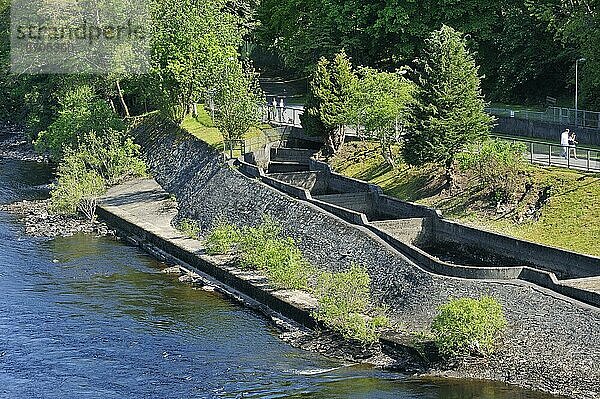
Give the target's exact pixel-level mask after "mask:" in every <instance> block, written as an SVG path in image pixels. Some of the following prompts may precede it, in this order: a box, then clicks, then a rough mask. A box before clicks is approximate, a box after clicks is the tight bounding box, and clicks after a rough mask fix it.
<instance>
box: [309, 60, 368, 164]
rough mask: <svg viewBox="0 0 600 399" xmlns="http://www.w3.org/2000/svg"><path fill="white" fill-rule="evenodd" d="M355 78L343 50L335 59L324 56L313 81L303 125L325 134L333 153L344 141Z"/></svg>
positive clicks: (310, 130) (322, 134)
mask: <svg viewBox="0 0 600 399" xmlns="http://www.w3.org/2000/svg"><path fill="white" fill-rule="evenodd" d="M355 80H356V76H355V75H354V72H353V71H352V64H351V63H350V60H349V59H348V57H347V56H346V54H345V53H344V52H340V53H338V54H336V56H335V57H334V59H333V60H332V61H329V60H327V59H326V58H321V60H320V61H319V64H318V65H317V69H316V71H315V73H314V76H313V79H312V81H311V82H310V90H309V93H308V98H307V100H306V103H305V111H304V114H303V115H302V117H301V120H302V126H303V127H304V128H305V130H306V132H307V133H308V134H313V135H316V136H321V137H323V138H324V139H325V144H326V145H327V147H328V148H329V150H330V151H331V152H332V153H336V152H337V151H338V150H339V149H340V148H341V146H342V144H344V138H345V129H344V125H345V123H346V121H347V119H348V112H349V105H350V100H351V97H352V88H353V85H354V83H353V82H354V81H355Z"/></svg>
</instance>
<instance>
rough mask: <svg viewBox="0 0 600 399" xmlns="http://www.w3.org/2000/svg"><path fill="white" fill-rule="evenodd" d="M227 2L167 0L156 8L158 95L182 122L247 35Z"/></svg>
mask: <svg viewBox="0 0 600 399" xmlns="http://www.w3.org/2000/svg"><path fill="white" fill-rule="evenodd" d="M226 4H227V2H226V1H225V0H208V1H196V0H164V1H155V2H154V3H153V8H152V16H153V32H152V44H151V46H152V65H153V72H154V73H153V81H154V86H155V97H156V100H157V103H158V104H157V105H158V107H159V108H160V109H161V111H163V113H164V114H165V115H166V116H168V117H169V118H171V119H172V120H174V121H175V122H177V123H180V122H181V121H182V120H183V118H184V116H185V114H186V112H187V109H188V107H189V106H190V105H191V104H192V103H194V102H199V101H200V99H201V98H202V95H203V94H204V93H205V92H206V90H207V89H208V88H209V87H211V86H213V82H214V81H215V80H217V79H218V77H219V76H218V74H219V73H220V72H221V71H222V67H221V66H222V65H223V64H224V63H227V62H228V60H229V59H230V58H232V57H234V58H235V57H237V49H238V47H239V46H240V44H241V42H242V36H243V34H244V31H243V29H241V27H240V24H239V22H240V21H239V19H238V17H237V16H236V15H233V14H232V13H230V12H227V11H226V9H225V7H226Z"/></svg>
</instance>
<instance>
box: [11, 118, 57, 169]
mask: <svg viewBox="0 0 600 399" xmlns="http://www.w3.org/2000/svg"><path fill="white" fill-rule="evenodd" d="M0 158H5V159H14V160H19V161H31V162H47V161H48V158H47V157H45V156H43V155H40V154H38V153H37V152H35V150H34V149H33V145H32V144H31V140H30V139H29V138H28V137H27V135H26V134H25V132H24V130H23V129H22V128H20V127H18V126H15V125H11V124H6V123H0Z"/></svg>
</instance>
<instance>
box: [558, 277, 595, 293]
mask: <svg viewBox="0 0 600 399" xmlns="http://www.w3.org/2000/svg"><path fill="white" fill-rule="evenodd" d="M561 284H564V285H568V286H570V287H574V288H579V289H582V290H585V291H591V292H596V293H599V294H600V276H598V277H585V278H577V279H572V280H562V281H561Z"/></svg>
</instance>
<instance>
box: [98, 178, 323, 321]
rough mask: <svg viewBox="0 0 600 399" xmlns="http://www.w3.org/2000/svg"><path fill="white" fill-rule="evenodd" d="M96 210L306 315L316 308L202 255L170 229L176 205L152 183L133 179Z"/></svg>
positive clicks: (198, 245)
mask: <svg viewBox="0 0 600 399" xmlns="http://www.w3.org/2000/svg"><path fill="white" fill-rule="evenodd" d="M99 207H101V208H102V209H104V210H105V211H107V212H109V213H112V214H113V215H116V216H117V217H119V218H121V219H124V220H125V221H127V222H129V223H132V224H134V225H136V226H138V227H140V228H142V229H144V230H145V231H147V232H150V233H152V234H154V235H155V236H157V237H159V238H161V239H163V240H166V241H169V242H170V243H172V244H175V245H176V246H178V247H179V248H181V249H183V250H185V251H187V252H190V253H193V254H195V255H196V256H198V257H201V258H203V259H205V260H207V261H208V262H210V263H212V264H215V265H217V266H218V267H220V268H222V269H223V270H226V271H227V272H229V273H231V274H233V275H235V276H236V277H238V278H241V279H243V280H246V281H248V282H251V283H252V284H253V285H255V286H258V287H260V288H261V289H263V290H264V291H267V292H268V293H269V294H271V295H273V296H275V297H277V298H279V299H282V300H284V301H285V302H288V303H291V304H293V305H294V306H296V307H298V308H300V309H304V310H308V311H310V310H312V309H314V308H315V307H316V300H315V299H314V298H313V297H311V296H310V295H308V294H306V293H305V292H301V291H289V290H274V289H272V287H270V286H269V285H268V284H267V281H266V278H265V276H264V275H262V274H260V273H256V272H253V271H244V270H240V269H238V268H236V267H233V266H232V265H231V256H226V255H224V256H208V255H206V254H205V251H204V245H203V243H202V241H201V240H195V239H190V238H188V237H186V236H185V235H183V234H182V232H181V231H179V230H177V229H176V228H175V227H173V225H172V221H173V219H174V218H175V216H176V215H177V202H176V201H175V200H174V198H173V197H172V196H170V195H169V193H167V192H166V191H164V190H163V189H162V188H161V187H160V185H159V184H158V183H157V182H156V181H155V180H154V179H137V180H133V181H130V182H127V183H125V184H121V185H118V186H115V187H112V188H110V189H109V190H108V192H107V193H106V195H105V196H104V197H102V198H101V200H100V204H99ZM215 283H216V282H215Z"/></svg>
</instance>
